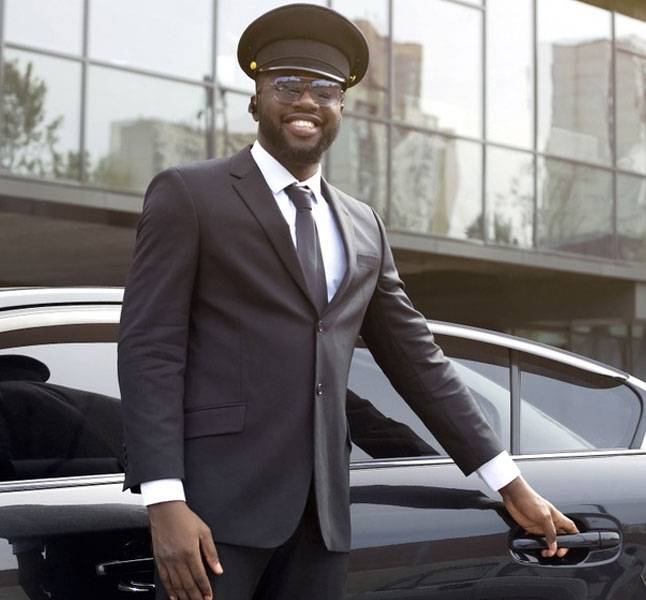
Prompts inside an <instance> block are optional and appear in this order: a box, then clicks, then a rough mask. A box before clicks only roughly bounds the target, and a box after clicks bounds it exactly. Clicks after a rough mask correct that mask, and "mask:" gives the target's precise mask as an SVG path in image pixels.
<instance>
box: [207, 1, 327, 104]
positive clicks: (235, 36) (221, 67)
mask: <svg viewBox="0 0 646 600" xmlns="http://www.w3.org/2000/svg"><path fill="white" fill-rule="evenodd" d="M291 3H292V0H245V1H244V2H234V1H232V0H228V1H227V2H218V14H217V27H218V33H217V43H218V58H217V74H218V84H220V85H223V86H226V87H232V88H237V89H242V90H248V91H250V92H253V89H254V85H253V80H251V79H250V78H249V77H247V76H246V75H245V74H244V72H243V71H242V69H241V68H240V66H239V65H238V57H237V54H236V52H237V49H238V40H239V39H240V36H241V35H242V32H243V31H244V30H245V29H246V27H247V25H249V24H250V23H251V22H252V21H254V20H255V19H257V18H258V17H259V16H260V15H262V14H263V13H265V12H267V11H269V10H271V9H272V8H277V7H278V6H283V5H284V4H291ZM307 4H320V5H322V6H326V5H327V1H326V0H318V1H317V2H313V1H309V2H307Z"/></svg>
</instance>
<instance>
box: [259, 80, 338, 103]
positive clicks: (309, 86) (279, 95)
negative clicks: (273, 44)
mask: <svg viewBox="0 0 646 600" xmlns="http://www.w3.org/2000/svg"><path fill="white" fill-rule="evenodd" d="M279 80H289V81H290V82H291V83H298V84H299V86H300V88H301V91H300V93H299V94H298V95H297V96H294V97H293V98H287V97H286V96H287V95H289V94H290V91H289V90H286V91H282V92H281V90H279V89H278V86H279V85H280V81H279ZM319 82H325V85H324V86H321V85H320V83H319ZM317 84H318V85H317ZM268 86H269V87H270V88H271V89H272V91H273V95H274V100H276V102H279V103H280V104H293V103H294V102H296V101H297V100H299V99H300V98H301V97H302V96H303V94H304V93H305V92H306V91H308V92H309V95H310V98H311V99H312V101H313V102H314V103H315V104H316V105H317V106H320V107H322V108H327V107H331V106H337V105H339V104H341V103H342V102H343V98H344V95H345V89H344V88H343V86H342V85H341V84H340V83H338V82H337V81H332V80H331V79H325V78H323V77H312V78H309V77H303V76H301V75H278V76H276V77H274V78H273V79H272V80H271V81H270V82H269V83H268ZM317 87H325V88H326V89H328V90H339V96H338V98H331V99H329V100H325V99H323V98H320V97H319V96H318V95H317V94H316V93H315V89H316V88H317Z"/></svg>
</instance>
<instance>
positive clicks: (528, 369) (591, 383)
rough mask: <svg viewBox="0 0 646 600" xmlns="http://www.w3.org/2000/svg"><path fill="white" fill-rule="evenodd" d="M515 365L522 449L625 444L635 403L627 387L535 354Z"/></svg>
mask: <svg viewBox="0 0 646 600" xmlns="http://www.w3.org/2000/svg"><path fill="white" fill-rule="evenodd" d="M520 367H521V379H520V393H521V410H520V419H521V429H520V449H521V452H522V453H524V454H531V453H539V452H567V451H580V450H594V449H599V448H628V447H629V446H630V443H631V441H632V438H633V436H634V434H635V430H636V429H637V423H638V420H639V416H640V414H641V402H640V400H639V398H638V397H637V396H636V395H635V394H634V392H632V391H631V390H630V389H629V388H628V387H626V386H625V385H621V384H620V382H619V381H617V380H614V379H611V378H608V377H600V376H596V375H592V374H588V373H586V372H584V371H579V370H575V369H571V368H568V367H566V366H564V365H560V364H557V363H552V362H549V361H546V360H542V359H537V358H529V357H525V358H524V359H523V360H522V361H521V363H520Z"/></svg>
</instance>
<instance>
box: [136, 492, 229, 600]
mask: <svg viewBox="0 0 646 600" xmlns="http://www.w3.org/2000/svg"><path fill="white" fill-rule="evenodd" d="M148 516H149V518H150V532H151V535H152V540H153V554H154V555H155V564H156V565H157V570H158V571H159V576H160V578H161V580H162V583H163V584H164V587H165V588H166V591H167V592H168V595H169V596H170V598H171V600H212V598H213V592H212V590H211V585H210V584H209V580H208V577H207V575H206V570H205V569H204V562H206V563H207V564H208V565H209V567H210V568H211V570H212V571H213V572H214V573H215V574H216V575H222V573H223V572H224V571H223V569H222V565H221V564H220V561H219V559H218V553H217V551H216V549H215V543H214V542H213V537H212V536H211V530H210V529H209V528H208V526H207V525H206V523H204V521H202V519H200V518H199V517H198V516H197V515H196V514H195V513H194V512H193V511H192V510H191V509H190V508H189V507H188V506H187V505H186V503H185V502H181V501H171V502H160V503H158V504H151V505H149V506H148ZM202 557H204V560H202Z"/></svg>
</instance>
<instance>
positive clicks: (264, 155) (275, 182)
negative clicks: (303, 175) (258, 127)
mask: <svg viewBox="0 0 646 600" xmlns="http://www.w3.org/2000/svg"><path fill="white" fill-rule="evenodd" d="M251 156H252V157H253V159H254V160H255V161H256V164H257V165H258V168H259V169H260V172H261V173H262V176H263V177H264V178H265V181H266V182H267V185H268V186H269V189H270V190H271V191H272V193H273V194H278V193H279V192H281V191H282V190H284V189H285V188H286V187H287V186H289V185H292V183H297V184H298V185H300V186H307V187H308V188H310V189H311V190H312V191H313V192H314V196H315V198H319V197H320V195H321V165H319V166H318V168H317V170H316V173H314V175H312V176H311V177H310V178H309V179H305V180H304V181H298V179H296V177H294V176H293V175H292V174H291V173H290V172H289V171H288V170H287V169H286V168H285V167H284V166H283V165H281V164H280V163H279V162H278V161H277V160H276V159H275V158H274V157H273V156H272V155H271V154H269V152H267V150H265V149H264V148H263V147H262V146H261V145H260V142H259V141H258V140H256V141H255V142H254V144H253V146H252V147H251Z"/></svg>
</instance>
